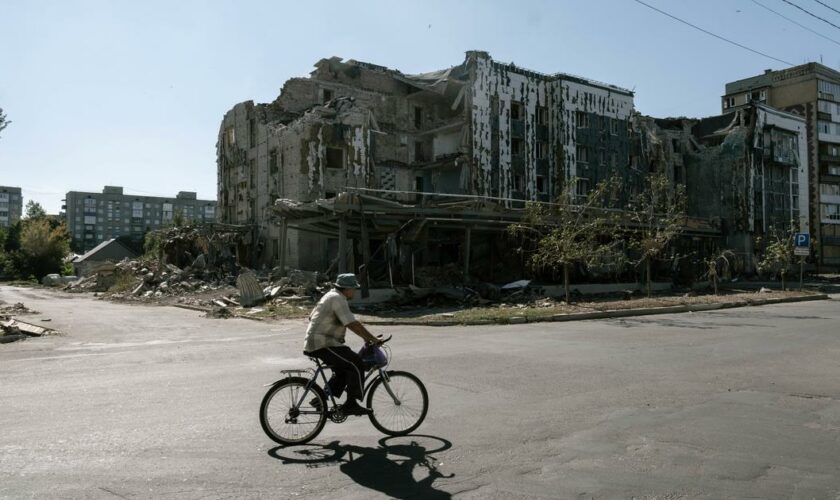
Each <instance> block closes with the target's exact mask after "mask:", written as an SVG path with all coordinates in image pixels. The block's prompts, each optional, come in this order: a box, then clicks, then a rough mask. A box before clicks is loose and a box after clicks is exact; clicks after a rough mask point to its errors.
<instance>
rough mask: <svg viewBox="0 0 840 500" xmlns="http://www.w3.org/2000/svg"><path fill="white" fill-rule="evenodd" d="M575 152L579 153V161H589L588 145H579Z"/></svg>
mask: <svg viewBox="0 0 840 500" xmlns="http://www.w3.org/2000/svg"><path fill="white" fill-rule="evenodd" d="M575 153H577V161H578V162H583V163H586V162H588V161H589V150H588V149H586V146H581V145H578V146H577V147H576V148H575Z"/></svg>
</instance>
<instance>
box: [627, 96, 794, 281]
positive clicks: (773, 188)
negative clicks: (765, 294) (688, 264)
mask: <svg viewBox="0 0 840 500" xmlns="http://www.w3.org/2000/svg"><path fill="white" fill-rule="evenodd" d="M632 122H633V129H634V135H635V136H636V141H637V142H634V147H633V152H632V158H631V162H632V164H633V165H635V166H641V167H642V168H646V169H648V170H650V171H657V172H663V173H665V174H666V175H667V176H668V177H669V179H670V180H671V181H672V182H673V183H682V184H684V185H685V186H686V194H687V202H688V203H687V204H688V206H687V210H688V213H689V215H691V216H694V217H697V218H701V219H707V220H709V221H710V222H711V223H712V225H713V226H714V227H716V228H717V230H718V231H719V235H720V240H719V241H711V242H710V241H702V240H700V239H693V240H688V239H683V240H681V241H680V242H679V244H680V245H681V248H680V249H679V251H680V252H681V253H684V254H685V253H690V252H694V253H696V254H699V255H703V254H704V253H705V254H708V253H709V252H710V251H713V250H715V249H731V250H734V251H735V253H736V254H737V255H739V256H740V260H741V262H740V265H741V266H742V270H744V271H751V270H753V269H754V268H755V262H754V259H755V254H756V252H757V251H760V249H759V248H756V239H757V237H763V236H768V235H769V233H770V232H771V230H772V229H775V230H781V231H785V232H789V231H791V230H794V231H799V232H809V228H810V225H809V217H808V206H809V190H808V162H807V140H806V121H805V119H804V118H803V117H801V116H797V115H795V114H791V113H786V112H783V111H779V110H777V109H774V108H772V107H770V106H767V105H764V104H760V103H753V104H750V105H748V106H742V107H739V108H738V109H737V110H735V111H732V112H729V113H726V114H724V115H721V116H713V117H709V118H703V119H689V118H667V119H657V118H652V117H647V116H642V115H634V117H633V120H632ZM771 228H772V229H771ZM709 243H712V244H713V245H714V247H715V248H703V246H704V245H708V244H709Z"/></svg>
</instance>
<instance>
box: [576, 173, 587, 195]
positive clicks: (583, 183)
mask: <svg viewBox="0 0 840 500" xmlns="http://www.w3.org/2000/svg"><path fill="white" fill-rule="evenodd" d="M587 194H589V179H586V178H583V177H578V179H577V182H576V183H575V196H577V197H578V198H586V195H587Z"/></svg>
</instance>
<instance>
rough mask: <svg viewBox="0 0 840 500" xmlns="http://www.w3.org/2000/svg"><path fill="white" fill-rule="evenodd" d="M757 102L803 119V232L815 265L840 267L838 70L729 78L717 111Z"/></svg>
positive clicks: (809, 67) (808, 67) (797, 69)
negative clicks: (806, 219)
mask: <svg viewBox="0 0 840 500" xmlns="http://www.w3.org/2000/svg"><path fill="white" fill-rule="evenodd" d="M754 102H758V103H763V104H767V105H770V106H773V107H774V108H777V109H780V110H783V111H788V112H791V113H795V114H797V115H799V116H801V117H803V118H804V119H805V125H806V136H807V140H806V141H803V142H804V144H805V149H804V151H805V152H806V153H807V154H806V155H803V156H801V160H802V161H803V162H804V163H806V164H808V165H809V167H808V186H809V195H810V205H808V209H809V210H808V211H807V212H803V213H808V215H809V226H810V227H809V231H810V234H811V240H812V241H813V250H814V257H815V258H816V263H817V265H818V266H821V267H823V268H828V269H838V268H840V72H838V71H836V70H834V69H832V68H829V67H827V66H824V65H822V64H819V63H806V64H801V65H799V66H794V67H792V68H787V69H784V70H779V71H773V70H770V69H768V70H766V71H764V73H762V74H760V75H755V76H751V77H749V78H744V79H742V80H737V81H734V82H729V83H727V84H726V86H725V94H724V95H723V96H722V97H721V109H722V112H723V113H729V112H731V111H733V110H737V109H741V108H743V107H744V106H749V105H751V103H754Z"/></svg>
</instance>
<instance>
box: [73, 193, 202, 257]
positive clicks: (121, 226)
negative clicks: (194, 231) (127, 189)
mask: <svg viewBox="0 0 840 500" xmlns="http://www.w3.org/2000/svg"><path fill="white" fill-rule="evenodd" d="M62 208H64V210H65V217H66V221H67V231H68V232H69V233H70V237H71V238H72V244H73V248H74V250H76V251H77V252H87V251H89V250H91V249H93V248H94V247H96V246H97V245H99V244H100V243H102V242H103V241H107V240H110V239H112V238H118V237H121V236H122V237H128V238H129V239H130V240H131V241H132V242H133V243H134V244H135V246H138V247H140V248H142V243H143V237H144V235H145V234H146V232H148V231H153V230H156V229H160V228H163V227H166V226H170V225H172V224H173V223H174V222H175V220H176V219H177V218H179V217H180V218H182V219H183V220H184V221H186V222H192V221H194V222H215V221H216V202H215V201H214V200H199V199H197V197H196V193H194V192H189V191H181V192H179V193H178V194H177V195H176V196H175V197H174V198H162V197H156V196H139V195H131V194H124V193H123V188H122V187H119V186H105V188H104V189H103V190H102V192H101V193H89V192H80V191H70V192H68V193H67V196H66V198H65V205H64V207H62Z"/></svg>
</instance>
